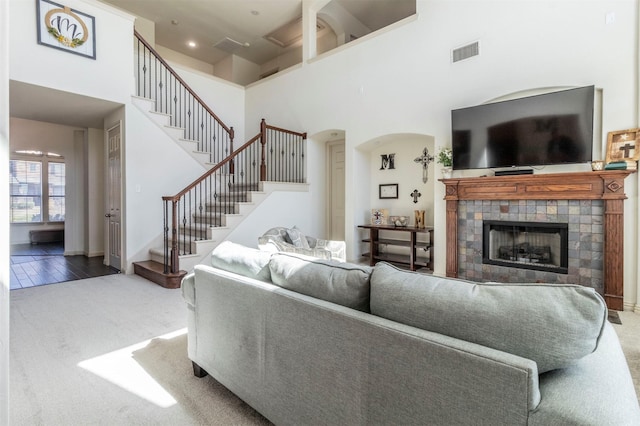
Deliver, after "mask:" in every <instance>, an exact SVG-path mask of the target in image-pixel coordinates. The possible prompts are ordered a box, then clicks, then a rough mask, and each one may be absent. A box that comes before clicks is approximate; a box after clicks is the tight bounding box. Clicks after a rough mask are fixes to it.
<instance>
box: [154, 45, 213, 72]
mask: <svg viewBox="0 0 640 426" xmlns="http://www.w3.org/2000/svg"><path fill="white" fill-rule="evenodd" d="M152 46H153V45H152ZM154 48H155V49H156V52H158V53H159V54H160V56H162V59H164V60H165V61H167V62H169V61H170V62H173V63H179V64H182V66H183V67H189V68H192V69H194V70H197V71H200V72H203V73H205V74H209V75H213V65H211V64H208V63H206V62H203V61H200V60H198V59H195V58H192V57H191V56H187V55H184V54H182V53H180V52H176V51H175V50H171V49H169V48H168V47H164V46H161V45H159V44H157V45H155V47H154Z"/></svg>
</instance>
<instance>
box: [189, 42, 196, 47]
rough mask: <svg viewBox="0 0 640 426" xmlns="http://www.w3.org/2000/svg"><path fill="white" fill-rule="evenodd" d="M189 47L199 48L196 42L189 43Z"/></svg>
mask: <svg viewBox="0 0 640 426" xmlns="http://www.w3.org/2000/svg"><path fill="white" fill-rule="evenodd" d="M187 46H189V47H196V46H197V44H196V42H195V41H188V42H187Z"/></svg>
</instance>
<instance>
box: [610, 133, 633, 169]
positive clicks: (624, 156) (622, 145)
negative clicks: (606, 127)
mask: <svg viewBox="0 0 640 426" xmlns="http://www.w3.org/2000/svg"><path fill="white" fill-rule="evenodd" d="M638 143H640V129H627V130H618V131H614V132H609V133H608V135H607V153H606V157H605V163H606V164H609V163H612V162H622V161H624V162H626V163H627V169H635V168H636V162H637V161H638V160H639V159H640V149H638Z"/></svg>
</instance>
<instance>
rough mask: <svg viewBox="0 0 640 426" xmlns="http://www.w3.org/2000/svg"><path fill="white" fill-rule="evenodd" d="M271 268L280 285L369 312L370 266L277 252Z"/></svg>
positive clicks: (276, 281)
mask: <svg viewBox="0 0 640 426" xmlns="http://www.w3.org/2000/svg"><path fill="white" fill-rule="evenodd" d="M269 270H270V272H271V280H272V282H273V284H275V285H277V286H280V287H282V288H286V289H287V290H291V291H295V292H297V293H301V294H305V295H307V296H311V297H315V298H317V299H322V300H326V301H328V302H333V303H337V304H338V305H342V306H347V307H349V308H353V309H357V310H359V311H363V312H369V289H370V288H369V278H370V275H371V267H369V266H360V265H354V264H351V263H342V262H337V261H331V260H318V259H313V258H310V257H306V256H300V255H293V254H288V253H278V254H274V255H273V257H272V258H271V261H270V262H269Z"/></svg>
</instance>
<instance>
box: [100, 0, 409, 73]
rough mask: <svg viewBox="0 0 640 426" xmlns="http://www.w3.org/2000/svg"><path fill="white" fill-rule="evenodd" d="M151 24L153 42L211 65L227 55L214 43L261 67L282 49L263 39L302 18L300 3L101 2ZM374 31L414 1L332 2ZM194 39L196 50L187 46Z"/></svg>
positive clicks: (208, 0) (275, 0)
mask: <svg viewBox="0 0 640 426" xmlns="http://www.w3.org/2000/svg"><path fill="white" fill-rule="evenodd" d="M102 1H103V2H105V3H109V4H111V5H113V6H116V7H118V8H120V9H123V10H126V11H128V12H130V13H132V14H134V15H137V16H140V17H142V18H145V19H148V20H150V21H153V22H154V23H155V29H156V33H155V42H156V44H159V45H162V46H164V47H167V48H169V49H172V50H175V51H177V52H180V53H183V54H185V55H188V56H191V57H193V58H196V59H199V60H201V61H204V62H207V63H209V64H215V63H216V62H218V61H219V60H221V59H223V58H224V57H226V56H227V55H228V54H229V53H228V51H225V50H222V49H218V48H216V47H214V45H215V44H216V43H218V42H220V41H222V40H224V39H225V37H228V38H230V39H232V40H234V41H237V42H239V44H238V45H237V49H235V50H234V51H233V53H234V54H236V55H238V56H240V57H243V58H245V59H247V60H249V61H251V62H253V63H255V64H258V65H262V64H264V63H265V62H267V61H269V60H270V59H273V58H275V57H277V56H278V55H280V54H282V53H283V52H284V50H285V48H283V47H280V46H278V45H277V44H275V43H273V42H271V41H268V40H267V39H265V38H264V36H265V35H267V34H269V33H270V32H272V31H274V30H276V29H278V28H279V27H281V26H283V25H285V24H288V23H290V22H292V21H294V20H296V19H298V18H299V17H300V16H301V15H302V0H102ZM333 2H334V3H336V4H337V5H338V6H339V7H341V8H342V9H344V10H345V11H346V12H347V13H349V14H350V15H352V16H353V17H355V18H356V19H357V20H358V21H360V22H361V23H362V24H363V25H364V26H365V27H367V28H370V29H371V31H375V30H377V29H380V28H382V27H384V26H387V25H389V24H390V23H393V22H396V21H398V20H399V19H402V18H404V17H406V16H409V15H412V14H414V13H415V8H416V6H415V4H416V2H415V0H333ZM189 41H193V42H195V44H196V47H189V46H188V45H187V43H188V42H189Z"/></svg>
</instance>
